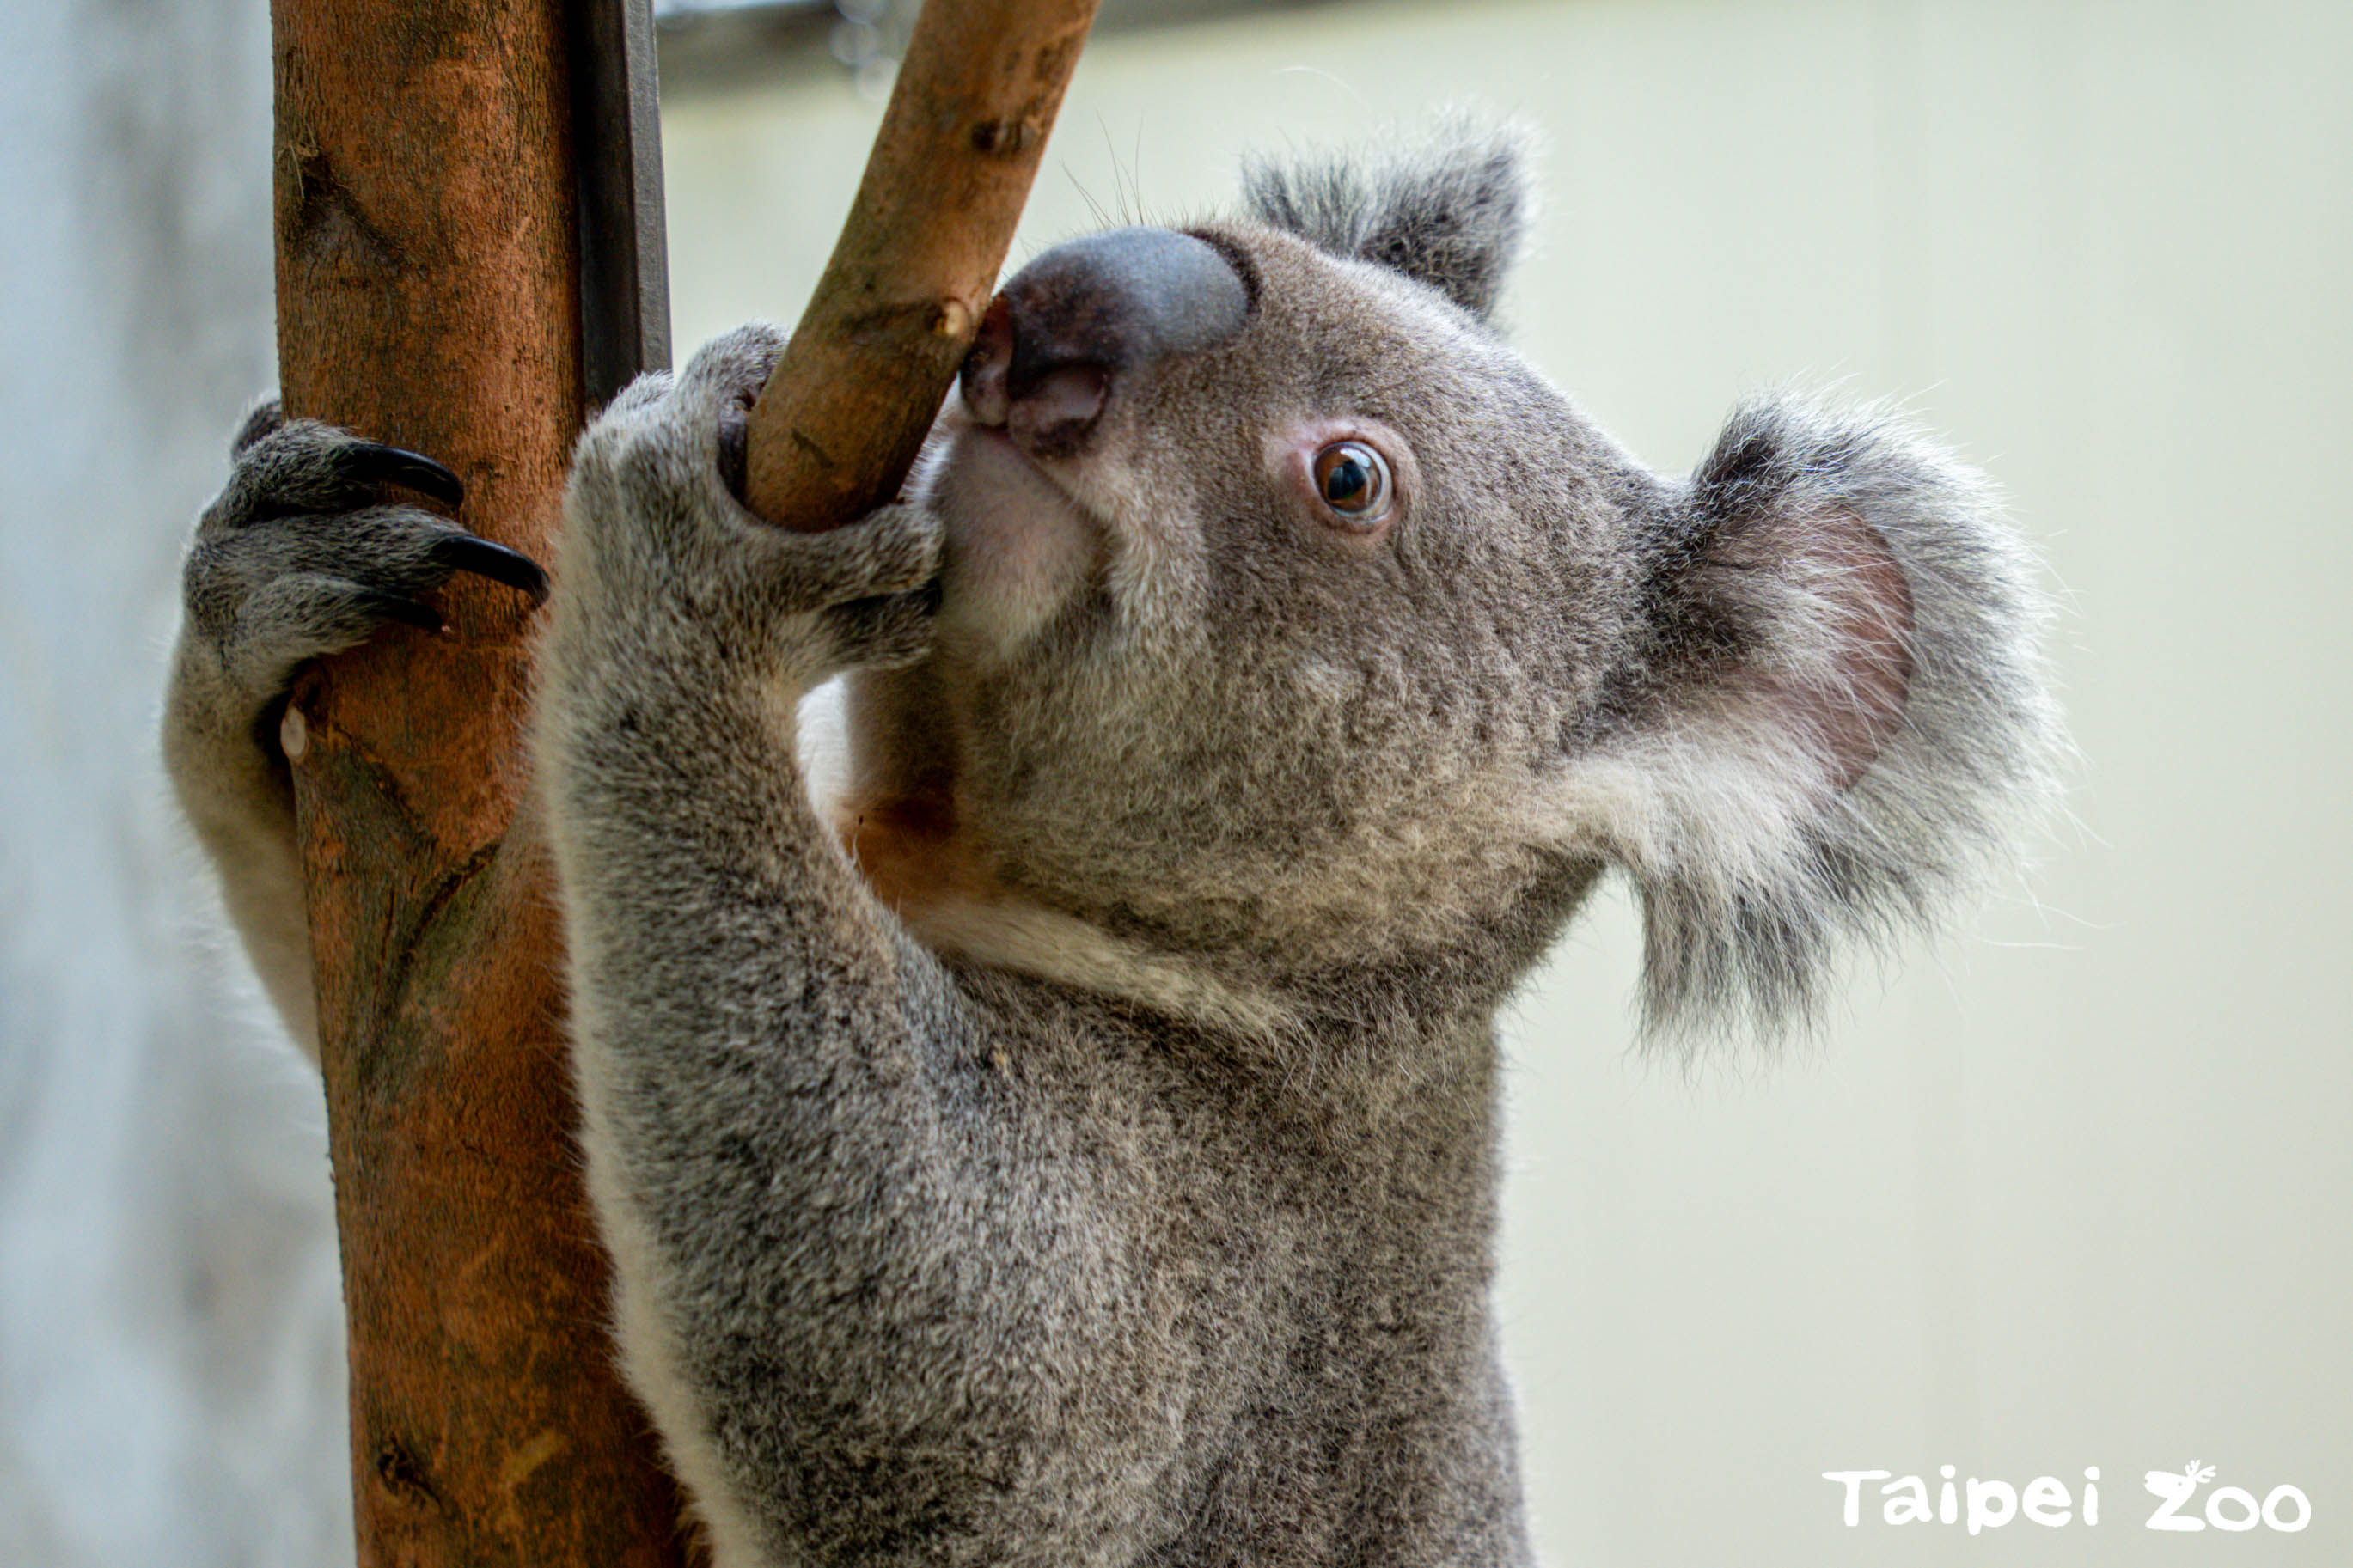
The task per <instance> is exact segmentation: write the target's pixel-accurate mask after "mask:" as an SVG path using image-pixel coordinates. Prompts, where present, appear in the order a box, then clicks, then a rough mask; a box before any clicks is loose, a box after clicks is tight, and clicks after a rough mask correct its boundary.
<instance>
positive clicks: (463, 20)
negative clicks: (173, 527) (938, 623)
mask: <svg viewBox="0 0 2353 1568" xmlns="http://www.w3.org/2000/svg"><path fill="white" fill-rule="evenodd" d="M573 3H574V4H582V3H588V0H573ZM1092 11H1093V5H1092V0H961V3H959V0H934V3H933V4H932V5H929V6H927V7H926V9H925V11H924V13H923V17H922V19H921V20H920V21H919V23H918V25H917V28H916V36H915V39H914V41H913V45H912V46H911V49H910V54H909V58H908V60H907V62H906V66H905V68H903V69H902V73H901V77H900V80H899V84H898V88H897V89H896V91H895V92H894V94H893V97H892V107H891V109H890V110H889V111H888V114H887V115H886V119H885V123H884V128H883V132H882V133H881V137H880V138H879V139H878V142H877V145H876V153H875V156H874V159H873V161H872V162H871V163H870V164H869V167H868V171H867V178H866V184H865V186H864V187H863V188H862V189H861V192H860V205H859V209H858V211H857V212H856V213H855V214H854V215H853V216H852V220H851V223H850V225H849V228H848V230H846V231H845V234H844V236H843V239H842V242H841V245H840V247H839V249H838V250H837V252H836V255H835V260H834V265H833V267H832V268H829V269H828V274H827V280H826V283H825V284H824V285H822V286H821V287H820V290H819V294H818V300H816V301H815V302H814V303H813V304H812V306H811V308H810V311H809V314H808V317H807V319H806V320H805V321H804V323H803V330H802V331H801V332H800V333H799V334H798V335H797V337H796V339H795V341H794V343H793V347H792V349H791V351H790V353H788V354H787V356H786V363H785V365H784V367H783V368H782V369H781V370H780V371H779V374H778V375H777V377H776V379H775V381H773V382H772V383H771V386H770V391H769V393H768V394H767V395H764V397H763V400H762V405H761V409H760V411H758V412H756V413H755V416H754V432H753V445H752V457H753V462H754V468H753V475H754V479H753V483H754V495H755V497H765V498H767V499H768V500H769V501H770V503H771V507H770V510H769V515H779V514H782V515H787V516H789V517H791V518H792V519H793V520H794V521H796V523H797V524H798V525H801V526H810V525H814V524H816V523H817V522H818V521H819V520H820V519H821V521H822V522H826V523H829V522H834V521H846V518H847V516H848V515H853V514H854V510H862V508H861V507H860V498H868V499H871V498H877V497H886V496H887V495H888V494H889V493H890V491H891V490H892V489H895V487H896V486H897V484H898V483H899V481H900V479H901V478H902V476H903V474H904V472H905V468H906V466H907V463H908V462H909V460H911V458H912V457H913V452H914V450H915V443H916V442H917V441H918V440H919V439H920V437H921V434H922V432H923V428H924V427H925V426H928V424H929V422H930V420H931V417H932V415H933V413H934V411H935V410H936V408H937V406H938V404H939V401H940V398H941V397H942V395H944V393H945V391H946V389H947V386H948V384H949V382H950V380H951V379H952V378H953V376H954V374H955V369H956V366H957V364H958V363H960V361H961V360H962V358H963V355H964V353H965V347H966V346H967V345H968V343H969V341H970V338H971V335H972V332H973V331H974V329H975V327H976V323H977V321H978V317H979V313H980V308H981V306H982V305H983V304H984V303H985V301H986V300H987V293H988V289H989V287H990V285H991V282H992V280H993V279H994V277H995V274H996V271H997V268H998V267H999V266H1000V265H1001V264H1002V261H1003V258H1004V254H1005V250H1006V247H1007V246H1008V244H1009V243H1010V241H1011V237H1012V229H1013V225H1014V223H1015V221H1016V220H1017V219H1018V215H1019V211H1020V205H1021V202H1022V200H1023V198H1024V196H1025V195H1026V194H1027V191H1028V188H1029V180H1030V177H1031V175H1032V174H1033V173H1034V171H1035V169H1036V166H1037V163H1038V159H1039V154H1040V153H1041V152H1042V150H1043V146H1044V142H1045V138H1046V133H1047V131H1048V130H1049V129H1050V125H1051V121H1052V118H1053V113H1054V110H1055V109H1056V108H1057V107H1058V106H1059V104H1060V98H1061V94H1062V89H1063V86H1064V84H1065V83H1066V82H1067V80H1068V79H1069V74H1070V71H1071V68H1072V67H1074V66H1075V64H1076V62H1077V57H1078V51H1079V48H1080V46H1081V45H1082V42H1083V40H1084V37H1085V33H1086V29H1087V25H1088V23H1089V22H1090V21H1091V19H1092ZM272 26H273V34H274V53H275V56H276V62H277V142H276V161H277V163H276V186H277V229H278V289H279V364H280V386H281V389H282V394H283V395H284V398H285V401H286V406H287V408H288V410H289V412H290V413H292V414H295V415H298V416H310V417H314V418H322V419H327V420H331V421H332V422H334V423H337V424H341V425H345V426H350V427H352V428H353V429H355V430H358V431H361V432H363V433H364V434H365V435H367V436H369V437H373V438H375V439H377V440H383V441H389V442H393V443H396V444H397V445H400V446H404V447H412V448H415V449H417V450H419V451H423V452H426V453H428V454H430V455H432V456H433V457H435V458H438V459H440V460H441V461H442V462H444V463H447V464H448V466H449V467H450V468H454V469H455V470H456V471H457V472H458V473H459V475H460V476H461V477H462V478H463V479H464V480H465V481H466V485H467V500H466V505H465V510H464V513H463V515H462V521H465V522H466V523H467V524H468V525H469V526H470V527H472V528H473V529H475V530H476V531H480V532H481V533H483V534H485V535H488V536H489V537H491V538H494V539H497V540H499V541H500V542H503V543H506V544H509V545H512V546H514V547H515V548H517V549H520V550H522V551H524V552H528V553H530V554H532V555H533V556H535V557H537V558H539V559H541V560H546V559H548V558H549V557H550V556H551V554H552V551H551V549H550V542H551V538H552V534H553V531H554V527H555V526H556V523H557V521H558V518H557V511H558V501H559V498H560V494H561V489H562V484H563V479H564V473H565V463H566V459H567V457H568V454H569V450H570V447H571V443H572V440H573V438H574V437H575V434H576V433H577V431H578V429H579V426H580V423H581V420H582V417H583V415H584V412H585V409H584V401H583V395H582V385H583V382H584V377H586V379H588V380H590V381H592V382H596V381H608V380H609V377H610V366H611V364H612V363H614V362H613V359H612V353H613V349H612V345H613V343H614V342H617V341H618V339H617V335H616V334H617V332H618V333H619V335H620V336H626V330H625V329H626V326H627V323H626V321H623V323H622V327H621V328H616V327H615V325H614V322H615V321H616V318H615V317H614V316H613V314H612V313H611V312H610V311H605V312H601V313H600V311H599V310H597V309H596V308H595V306H594V303H593V302H592V305H591V308H590V309H588V310H586V311H584V310H583V300H582V294H581V281H580V259H579V258H580V252H581V247H580V246H579V245H578V243H577V238H578V236H577V231H576V228H575V168H574V162H573V160H574V140H573V136H572V130H571V128H572V125H573V121H572V120H571V115H572V112H573V110H572V100H571V98H570V84H569V83H568V82H567V79H566V71H565V37H566V36H567V22H566V16H565V0H427V3H426V4H423V5H408V4H403V3H400V0H273V8H272ZM574 36H575V37H576V36H579V34H578V29H575V30H574ZM638 42H639V43H640V44H641V43H642V39H639V40H638ZM636 167H637V169H638V174H639V175H640V176H642V174H643V170H644V167H645V165H644V164H643V163H642V162H640V163H638V165H637V166H636ZM638 195H639V196H640V197H643V196H645V195H647V193H646V192H645V190H644V189H643V188H642V186H641V187H640V189H639V191H638ZM652 195H654V196H656V197H658V195H659V193H658V191H657V192H654V193H652ZM580 210H590V211H593V210H595V204H594V203H593V202H591V203H586V204H584V205H583V207H582V208H581V209H580ZM640 210H642V208H640ZM593 248H594V247H592V251H593ZM590 265H591V267H592V268H598V269H600V270H601V271H602V272H604V273H608V274H611V275H613V276H617V277H626V278H628V279H633V281H632V282H631V283H630V285H629V286H630V287H633V288H637V289H641V290H642V289H657V290H658V289H659V258H652V259H651V260H649V253H648V252H646V251H644V250H640V251H638V252H634V253H632V254H631V255H630V256H629V257H627V258H621V259H619V260H618V261H615V260H614V259H613V258H610V257H609V256H607V257H606V258H604V259H602V260H599V259H598V258H597V257H596V255H594V254H592V256H591V258H590ZM584 321H586V324H587V340H586V343H585V344H584V337H583V324H584ZM599 322H603V323H604V325H602V326H600V325H599V324H598V323H599ZM827 398H832V399H837V400H839V407H840V409H842V410H855V412H854V413H852V414H850V416H849V420H848V422H847V423H836V424H827V423H825V422H824V421H823V420H822V418H821V417H820V416H819V415H818V414H812V413H810V412H808V410H810V409H811V408H812V407H813V406H815V405H818V403H820V402H822V401H823V400H824V399H827ZM788 431H789V432H799V433H800V434H801V435H802V436H803V437H804V438H805V440H806V442H807V444H808V445H811V446H814V447H816V449H817V450H818V451H819V452H821V453H822V455H823V458H824V461H823V462H822V463H821V464H820V465H818V472H819V474H820V479H821V481H822V482H819V483H817V484H816V485H814V487H810V486H807V485H805V484H804V481H803V480H802V479H794V478H791V477H790V475H791V472H792V470H790V469H789V468H787V469H786V475H787V477H786V479H784V480H782V481H781V482H778V481H776V479H775V470H774V469H773V466H772V465H771V466H768V467H763V465H764V464H765V462H766V458H764V456H763V454H764V453H768V454H770V455H773V452H774V449H775V447H776V441H777V439H778V438H779V437H780V435H782V433H784V432H788ZM782 438H784V439H786V440H787V441H790V440H791V439H792V437H791V436H782ZM763 474H766V475H768V476H769V477H768V478H767V479H763V478H762V476H763ZM763 487H765V488H763ZM844 507H849V508H851V509H853V510H852V511H851V512H845V511H844V510H842V509H843V508H844ZM444 608H445V611H446V613H447V616H448V622H449V630H448V631H447V632H445V633H443V634H440V635H438V636H428V635H425V634H421V633H417V632H414V631H411V630H408V629H406V628H403V627H394V628H391V629H390V630H388V631H387V632H385V634H384V635H383V636H381V637H378V638H376V639H375V640H374V641H373V642H371V643H370V644H369V645H368V646H367V647H363V648H360V649H356V650H354V651H353V653H351V654H348V655H344V656H342V657H339V658H334V659H332V660H329V661H327V662H326V663H325V664H324V665H323V666H322V668H319V669H317V670H315V671H313V672H312V673H311V674H310V675H309V676H307V677H305V679H303V680H302V682H301V684H300V685H299V686H298V688H297V689H296V691H295V693H294V697H293V704H292V711H293V713H294V714H295V715H296V716H297V717H298V718H299V721H301V725H302V726H303V730H304V733H305V735H306V743H305V745H304V746H303V747H302V749H301V756H300V757H299V758H298V759H297V760H296V761H295V763H294V779H295V796H296V816H297V823H298V831H299V833H300V836H301V840H302V848H303V855H304V861H305V867H306V871H307V879H308V894H309V910H310V921H311V944H312V952H313V956H314V960H315V963H316V976H315V978H316V984H317V992H318V999H319V1017H320V1036H321V1039H320V1046H321V1053H322V1065H323V1068H324V1071H325V1078H326V1089H327V1099H328V1134H329V1143H330V1152H331V1153H332V1158H333V1163H334V1170H335V1203H336V1219H337V1224H338V1226H339V1229H340V1232H341V1237H342V1247H343V1281H344V1300H345V1310H346V1316H347V1320H348V1322H349V1325H350V1333H351V1366H352V1384H351V1386H352V1446H353V1487H354V1496H355V1500H356V1512H357V1522H358V1535H359V1562H360V1563H361V1564H362V1565H363V1568H376V1565H385V1568H389V1565H392V1564H400V1565H403V1568H410V1565H414V1568H502V1565H506V1564H517V1565H521V1564H535V1565H548V1568H554V1565H555V1564H566V1565H575V1564H576V1565H583V1568H587V1565H593V1568H655V1565H669V1564H676V1563H680V1562H681V1554H682V1552H683V1546H682V1539H681V1531H680V1528H679V1524H678V1500H677V1497H676V1492H675V1489H674V1487H673V1485H672V1483H671V1482H670V1480H669V1479H668V1477H667V1475H666V1473H665V1472H664V1471H663V1470H662V1469H661V1468H660V1467H659V1457H658V1455H657V1453H656V1451H655V1447H654V1445H653V1443H652V1441H651V1439H650V1436H649V1430H648V1426H647V1421H646V1417H645V1416H644V1415H643V1413H642V1412H641V1411H640V1410H639V1409H638V1406H637V1405H636V1404H635V1403H634V1401H633V1400H632V1399H631V1398H630V1397H629V1395H628V1393H627V1391H626V1390H625V1389H624V1388H623V1387H622V1386H621V1384H620V1383H619V1381H618V1379H617V1376H616V1374H615V1373H614V1370H613V1367H612V1362H611V1352H610V1349H609V1346H608V1345H607V1342H606V1338H605V1333H604V1328H605V1322H606V1270H605V1265H604V1261H603V1258H602V1257H601V1255H600V1253H599V1252H598V1250H597V1248H596V1245H595V1243H594V1240H593V1238H592V1234H591V1230H590V1226H589V1221H588V1216H587V1214H586V1205H585V1202H584V1199H583V1195H582V1193H581V1191H580V1184H579V1179H578V1160H577V1157H576V1153H575V1150H574V1149H573V1147H572V1144H571V1131H572V1127H573V1121H574V1113H573V1106H572V1100H571V1096H570V1089H569V1081H568V1073H567V1068H566V1064H565V1055H564V1048H563V1043H562V1028H563V1018H562V1014H563V1003H562V998H561V995H560V993H559V988H558V984H559V976H560V974H561V971H562V962H561V952H562V949H561V932H560V931H558V930H557V928H556V920H555V911H554V899H553V896H552V890H551V889H550V887H549V884H548V872H547V866H546V862H545V858H544V857H543V854H542V853H541V852H540V851H539V849H538V847H537V846H536V845H535V843H534V842H533V835H532V834H531V832H530V831H529V827H528V817H527V816H525V817H524V818H523V819H522V822H521V823H518V821H517V812H518V808H519V806H520V805H521V803H522V797H523V795H524V793H525V785H524V780H523V775H522V747H521V736H522V731H523V726H524V724H525V722H526V721H527V704H528V697H529V690H530V647H529V644H528V640H527V633H528V626H527V621H528V616H527V612H526V610H525V607H524V606H523V605H522V603H521V602H520V601H519V600H518V599H517V597H516V596H515V595H513V594H512V593H511V592H510V591H507V590H503V589H498V588H495V587H491V586H488V585H483V584H476V583H473V582H470V581H469V580H466V579H462V578H461V579H460V580H459V581H458V582H457V583H455V584H453V585H452V586H451V588H450V590H449V593H448V595H447V598H446V600H445V602H444Z"/></svg>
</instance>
